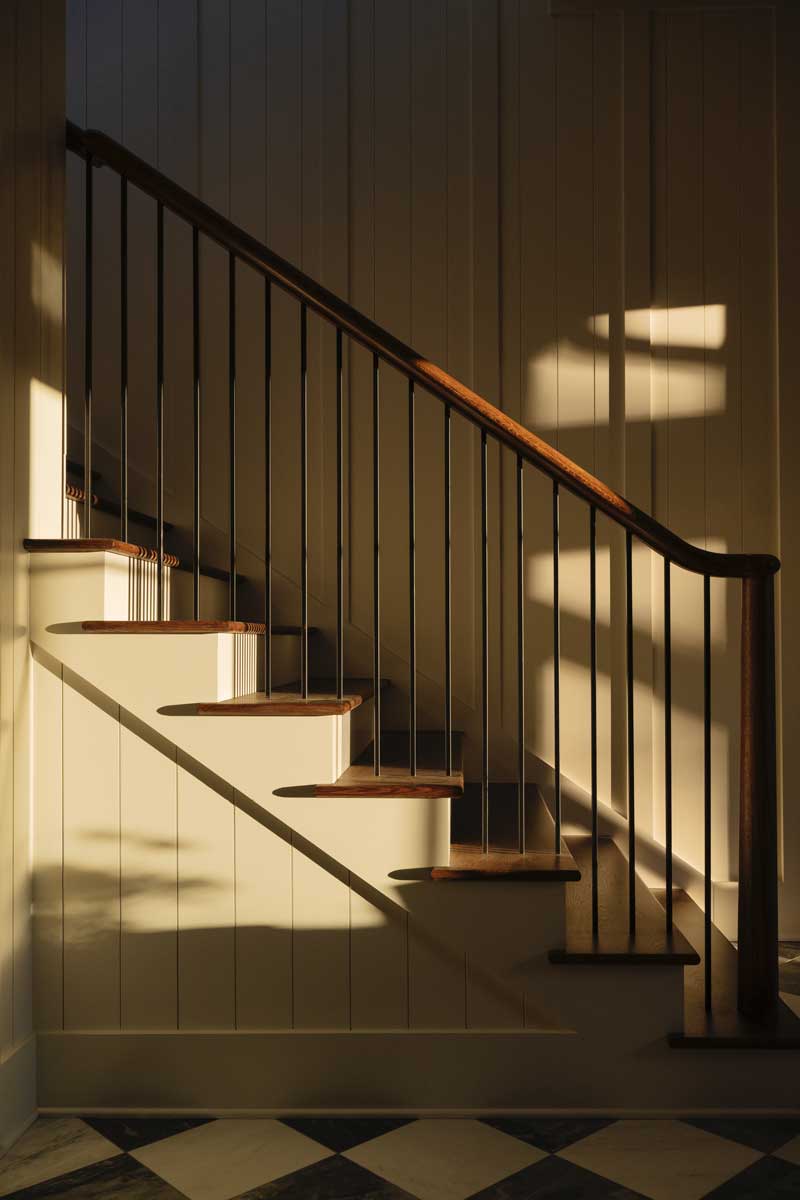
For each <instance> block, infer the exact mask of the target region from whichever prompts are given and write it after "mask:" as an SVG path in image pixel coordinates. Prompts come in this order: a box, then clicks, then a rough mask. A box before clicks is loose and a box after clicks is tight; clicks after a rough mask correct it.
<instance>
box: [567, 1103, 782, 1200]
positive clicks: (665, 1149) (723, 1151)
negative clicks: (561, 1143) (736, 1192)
mask: <svg viewBox="0 0 800 1200" xmlns="http://www.w3.org/2000/svg"><path fill="white" fill-rule="evenodd" d="M559 1154H560V1156H561V1157H562V1158H566V1159H568V1160H569V1161H570V1162H572V1163H575V1164H576V1165H577V1166H579V1167H585V1168H586V1169H587V1170H588V1171H594V1172H595V1173H596V1174H598V1175H603V1176H604V1177H605V1178H606V1179H611V1180H613V1181H614V1182H615V1183H620V1184H622V1185H623V1186H624V1187H628V1188H631V1189H632V1190H633V1191H635V1192H640V1193H641V1194H642V1195H644V1196H649V1197H650V1198H651V1200H700V1197H702V1196H705V1195H706V1194H707V1193H708V1192H710V1191H711V1190H712V1189H713V1188H715V1187H719V1186H720V1184H722V1183H724V1182H725V1181H726V1180H728V1179H730V1178H731V1177H732V1176H733V1175H736V1174H738V1172H739V1171H743V1170H744V1169H745V1168H746V1167H749V1166H750V1165H751V1164H752V1163H754V1162H756V1160H757V1159H759V1158H761V1157H763V1156H762V1155H761V1154H760V1152H759V1151H757V1150H752V1149H751V1148H750V1147H749V1146H742V1145H740V1144H739V1143H737V1142H732V1141H729V1140H728V1139H727V1138H722V1137H718V1136H717V1135H716V1134H713V1133H707V1132H706V1131H705V1130H703V1129H695V1128H694V1127H693V1126H691V1125H686V1124H684V1123H683V1122H682V1121H620V1122H618V1123H617V1124H615V1125H609V1126H607V1128H605V1129H601V1130H599V1131H598V1132H597V1133H593V1134H590V1136H589V1137H587V1138H583V1140H582V1141H580V1142H575V1143H574V1144H573V1145H571V1146H568V1147H567V1148H566V1149H564V1150H561V1151H559Z"/></svg>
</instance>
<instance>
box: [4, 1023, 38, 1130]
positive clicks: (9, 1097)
mask: <svg viewBox="0 0 800 1200" xmlns="http://www.w3.org/2000/svg"><path fill="white" fill-rule="evenodd" d="M36 1113H37V1109H36V1038H35V1036H34V1035H33V1034H31V1036H30V1037H28V1038H26V1039H25V1041H24V1042H22V1043H20V1045H18V1046H15V1047H14V1049H13V1050H12V1051H10V1053H9V1054H8V1055H7V1056H6V1057H5V1058H4V1059H3V1060H2V1062H0V1154H5V1152H6V1150H8V1149H9V1147H10V1146H13V1144H14V1142H15V1141H16V1140H17V1138H19V1137H21V1136H22V1134H23V1133H24V1132H25V1130H26V1129H27V1128H28V1126H29V1125H31V1124H32V1123H33V1122H34V1121H35V1120H36Z"/></svg>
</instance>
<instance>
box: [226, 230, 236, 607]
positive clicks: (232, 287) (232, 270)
mask: <svg viewBox="0 0 800 1200" xmlns="http://www.w3.org/2000/svg"><path fill="white" fill-rule="evenodd" d="M228 450H229V455H230V462H229V465H228V483H229V486H230V499H229V517H230V529H229V533H228V539H229V563H228V570H229V572H230V576H229V579H228V615H229V616H230V619H231V620H232V621H235V620H236V256H235V255H234V253H233V251H232V250H231V251H229V252H228Z"/></svg>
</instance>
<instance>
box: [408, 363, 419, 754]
mask: <svg viewBox="0 0 800 1200" xmlns="http://www.w3.org/2000/svg"><path fill="white" fill-rule="evenodd" d="M416 566H417V550H416V480H415V478H414V380H413V379H409V381H408V765H409V773H410V774H411V775H416V773H417V571H416Z"/></svg>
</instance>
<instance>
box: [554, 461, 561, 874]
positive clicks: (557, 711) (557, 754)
mask: <svg viewBox="0 0 800 1200" xmlns="http://www.w3.org/2000/svg"><path fill="white" fill-rule="evenodd" d="M558 525H559V496H558V483H557V482H556V481H555V480H553V739H554V743H555V745H554V753H553V770H554V775H555V779H554V788H555V793H554V794H555V814H554V815H555V827H556V828H555V852H556V854H560V852H561V606H560V601H559V578H558V567H559V528H558Z"/></svg>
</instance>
